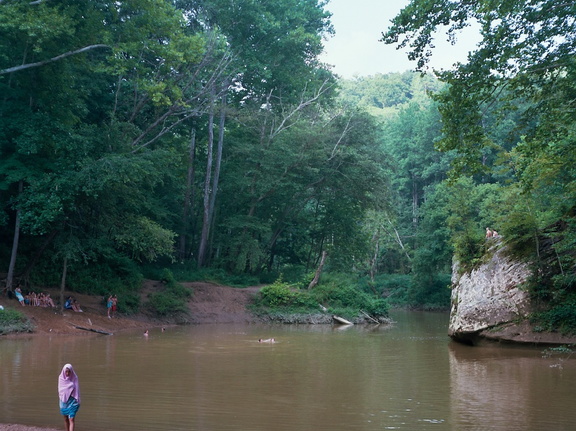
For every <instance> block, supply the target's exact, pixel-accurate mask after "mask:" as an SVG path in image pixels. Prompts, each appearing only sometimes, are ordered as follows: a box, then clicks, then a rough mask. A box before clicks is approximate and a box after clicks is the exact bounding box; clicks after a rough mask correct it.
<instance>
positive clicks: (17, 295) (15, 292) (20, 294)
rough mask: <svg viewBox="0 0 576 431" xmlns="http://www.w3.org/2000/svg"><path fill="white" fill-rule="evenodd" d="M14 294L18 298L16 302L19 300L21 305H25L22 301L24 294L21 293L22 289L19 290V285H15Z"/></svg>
mask: <svg viewBox="0 0 576 431" xmlns="http://www.w3.org/2000/svg"><path fill="white" fill-rule="evenodd" d="M14 294H15V295H16V299H18V302H20V304H21V305H26V304H25V303H24V295H22V290H20V287H17V288H16V289H15V290H14Z"/></svg>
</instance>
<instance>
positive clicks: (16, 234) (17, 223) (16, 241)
mask: <svg viewBox="0 0 576 431" xmlns="http://www.w3.org/2000/svg"><path fill="white" fill-rule="evenodd" d="M23 188H24V181H23V180H20V182H19V183H18V196H20V195H21V194H22V190H23ZM19 242H20V208H17V209H16V221H15V223H14V238H13V239H12V254H11V255H10V264H9V266H8V275H7V277H6V289H7V290H8V291H12V288H13V284H14V268H15V267H16V256H17V255H18V244H19Z"/></svg>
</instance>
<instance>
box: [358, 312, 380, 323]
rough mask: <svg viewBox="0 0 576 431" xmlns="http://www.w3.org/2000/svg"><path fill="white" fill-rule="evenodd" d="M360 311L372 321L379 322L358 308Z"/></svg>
mask: <svg viewBox="0 0 576 431" xmlns="http://www.w3.org/2000/svg"><path fill="white" fill-rule="evenodd" d="M360 313H362V314H363V315H364V316H366V317H367V318H368V319H370V320H371V321H372V322H374V323H377V324H380V322H378V321H377V320H376V319H374V318H373V317H372V316H370V315H369V314H368V313H366V312H365V311H362V310H360Z"/></svg>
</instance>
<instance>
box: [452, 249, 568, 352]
mask: <svg viewBox="0 0 576 431" xmlns="http://www.w3.org/2000/svg"><path fill="white" fill-rule="evenodd" d="M490 241H491V242H493V244H492V246H491V248H490V250H489V254H490V255H491V258H490V259H489V260H487V261H486V262H485V263H483V264H481V265H479V266H478V267H477V268H475V269H473V270H471V271H469V272H464V273H461V271H460V270H459V265H458V264H457V263H455V264H454V266H453V269H452V305H451V310H450V324H449V328H448V335H449V336H450V337H451V338H452V339H454V340H456V341H459V342H462V343H466V344H472V345H476V344H480V343H482V342H483V341H498V342H513V343H529V344H565V343H574V342H575V341H576V339H575V338H574V337H563V336H562V335H561V334H557V333H543V332H534V331H533V329H532V326H531V325H530V323H529V321H528V316H529V314H530V312H531V311H532V304H531V301H530V296H529V294H528V292H527V291H526V290H525V289H524V288H523V283H524V282H525V281H526V280H527V279H528V277H529V276H530V274H531V272H530V268H529V266H528V265H527V264H526V263H524V262H520V261H516V260H514V259H512V258H511V257H509V256H507V255H506V248H505V246H503V244H502V243H501V240H490Z"/></svg>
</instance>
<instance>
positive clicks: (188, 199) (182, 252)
mask: <svg viewBox="0 0 576 431" xmlns="http://www.w3.org/2000/svg"><path fill="white" fill-rule="evenodd" d="M195 155H196V131H195V130H192V137H191V138H190V150H189V153H188V174H187V176H186V190H185V191H184V208H183V209H182V223H181V228H180V244H179V248H178V257H179V258H180V260H183V259H185V258H186V233H187V231H188V217H189V214H190V212H191V211H190V208H191V207H192V202H193V200H194V195H193V187H192V184H193V180H194V158H195Z"/></svg>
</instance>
